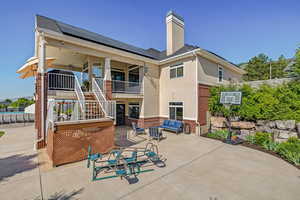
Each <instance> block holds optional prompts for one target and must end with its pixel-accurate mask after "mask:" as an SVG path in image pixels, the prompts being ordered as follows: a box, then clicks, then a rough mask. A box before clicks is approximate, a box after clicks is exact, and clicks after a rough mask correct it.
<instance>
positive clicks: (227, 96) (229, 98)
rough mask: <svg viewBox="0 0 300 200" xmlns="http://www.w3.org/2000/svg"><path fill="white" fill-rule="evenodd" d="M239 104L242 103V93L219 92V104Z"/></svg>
mask: <svg viewBox="0 0 300 200" xmlns="http://www.w3.org/2000/svg"><path fill="white" fill-rule="evenodd" d="M241 102H242V92H238V91H232V92H221V98H220V103H221V104H231V105H240V104H241Z"/></svg>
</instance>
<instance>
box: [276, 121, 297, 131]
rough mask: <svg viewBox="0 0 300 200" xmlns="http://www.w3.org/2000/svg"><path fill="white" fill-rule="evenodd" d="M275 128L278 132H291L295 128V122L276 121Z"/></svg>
mask: <svg viewBox="0 0 300 200" xmlns="http://www.w3.org/2000/svg"><path fill="white" fill-rule="evenodd" d="M275 123H276V127H277V128H278V129H280V130H293V129H294V128H295V125H296V122H295V120H286V121H283V120H276V121H275Z"/></svg>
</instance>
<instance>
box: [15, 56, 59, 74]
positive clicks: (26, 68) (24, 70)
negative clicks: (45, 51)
mask: <svg viewBox="0 0 300 200" xmlns="http://www.w3.org/2000/svg"><path fill="white" fill-rule="evenodd" d="M54 60H55V58H46V67H47V68H48V67H49V66H50V65H51V63H52V62H53V61H54ZM38 63H39V58H38V57H31V58H29V59H28V60H27V61H26V63H25V64H24V65H23V66H22V67H21V68H20V69H18V71H17V73H18V74H21V76H20V78H23V79H24V78H28V77H31V76H35V75H36V72H37V69H38Z"/></svg>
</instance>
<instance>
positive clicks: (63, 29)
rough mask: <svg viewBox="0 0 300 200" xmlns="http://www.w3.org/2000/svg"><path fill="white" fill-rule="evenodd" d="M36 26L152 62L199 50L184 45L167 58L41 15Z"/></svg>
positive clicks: (151, 50)
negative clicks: (138, 56)
mask: <svg viewBox="0 0 300 200" xmlns="http://www.w3.org/2000/svg"><path fill="white" fill-rule="evenodd" d="M36 25H37V27H40V28H43V29H48V30H51V31H54V32H58V33H62V34H65V35H69V36H72V37H76V38H80V39H83V40H87V41H90V42H94V43H97V44H101V45H105V46H108V47H112V48H116V49H119V50H123V51H127V52H130V53H134V54H137V55H140V56H144V57H147V58H151V59H154V60H164V59H166V58H170V57H173V56H176V55H180V54H183V53H186V52H189V51H192V50H195V49H197V48H199V47H198V46H193V45H189V44H185V45H184V46H183V47H182V48H180V49H179V50H177V51H176V52H174V53H173V54H171V55H168V56H167V54H166V50H164V51H159V50H157V49H154V48H150V49H142V48H139V47H135V46H133V45H130V44H126V43H124V42H120V41H118V40H114V39H112V38H109V37H106V36H103V35H100V34H98V33H94V32H91V31H88V30H85V29H82V28H78V27H75V26H72V25H69V24H66V23H63V22H60V21H57V20H54V19H51V18H48V17H44V16H41V15H37V16H36ZM208 52H210V51H208ZM210 53H213V52H210ZM213 54H214V55H216V56H218V57H220V58H222V59H223V60H225V61H227V60H226V59H225V58H223V57H221V56H219V55H217V54H215V53H213ZM227 62H228V61H227Z"/></svg>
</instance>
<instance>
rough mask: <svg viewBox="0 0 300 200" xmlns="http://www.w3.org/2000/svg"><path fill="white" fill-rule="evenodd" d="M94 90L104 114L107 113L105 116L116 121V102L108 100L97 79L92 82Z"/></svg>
mask: <svg viewBox="0 0 300 200" xmlns="http://www.w3.org/2000/svg"><path fill="white" fill-rule="evenodd" d="M92 90H93V92H94V94H95V96H96V99H97V100H98V103H99V104H100V106H101V108H102V110H103V112H104V113H105V116H106V117H110V118H113V119H115V118H116V112H115V111H116V109H115V107H116V102H115V101H107V100H106V98H105V96H104V94H103V92H102V90H101V88H100V87H99V84H98V83H97V81H96V79H95V78H93V80H92Z"/></svg>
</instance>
